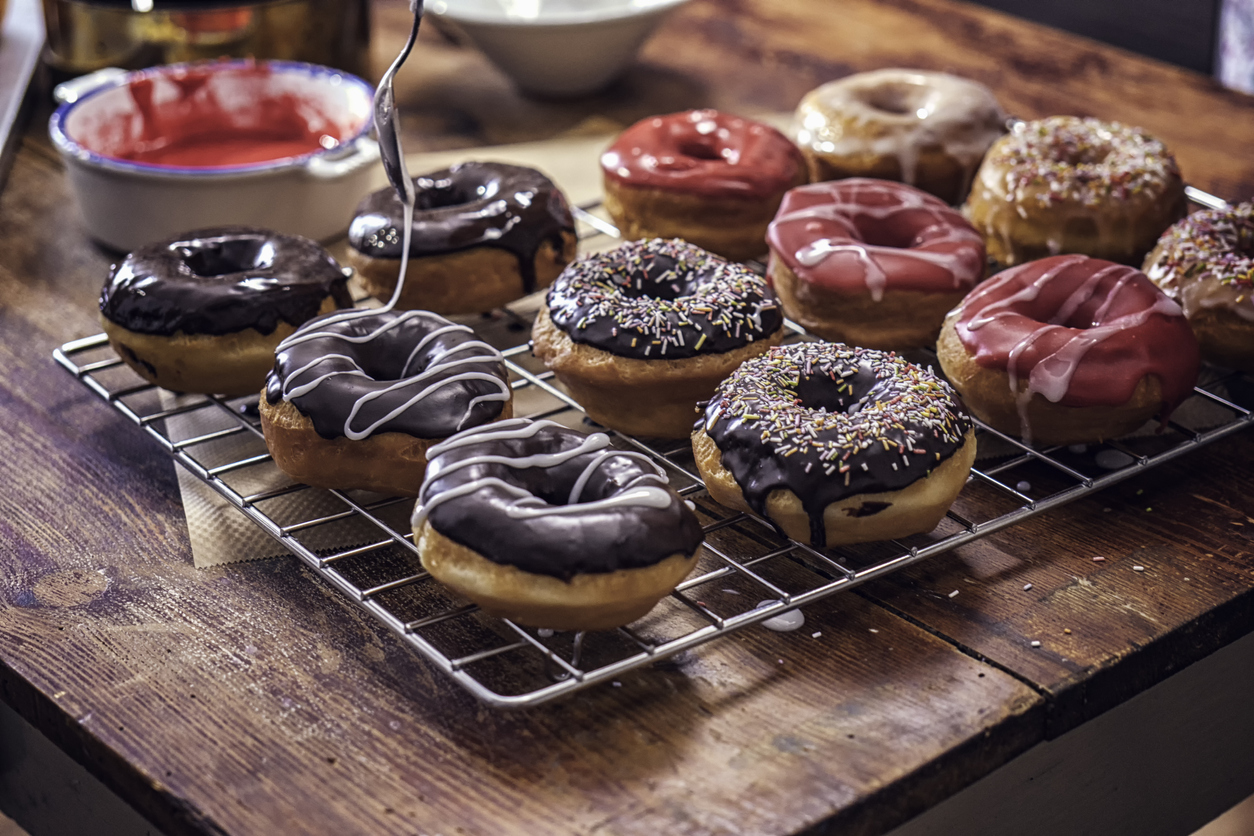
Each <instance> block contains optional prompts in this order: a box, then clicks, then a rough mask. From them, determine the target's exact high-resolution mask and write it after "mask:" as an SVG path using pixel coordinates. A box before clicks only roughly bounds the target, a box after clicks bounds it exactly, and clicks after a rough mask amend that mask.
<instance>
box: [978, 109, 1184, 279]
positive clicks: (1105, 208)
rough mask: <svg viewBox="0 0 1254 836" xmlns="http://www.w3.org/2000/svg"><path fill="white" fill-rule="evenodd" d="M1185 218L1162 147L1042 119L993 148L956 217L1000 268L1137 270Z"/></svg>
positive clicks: (1114, 126)
mask: <svg viewBox="0 0 1254 836" xmlns="http://www.w3.org/2000/svg"><path fill="white" fill-rule="evenodd" d="M1185 209H1186V204H1185V197H1184V181H1183V180H1182V179H1181V177H1180V169H1179V167H1178V166H1177V165H1176V160H1175V158H1174V157H1172V155H1171V153H1170V152H1169V151H1168V150H1167V147H1166V146H1165V145H1163V143H1162V142H1160V141H1159V140H1157V139H1155V138H1154V137H1152V136H1149V135H1148V134H1146V133H1145V132H1144V131H1142V130H1141V129H1140V128H1133V127H1129V126H1127V125H1121V124H1119V123H1118V122H1102V121H1100V120H1098V119H1081V118H1078V117H1075V116H1051V117H1049V118H1048V119H1041V120H1039V121H1036V122H1021V123H1019V124H1017V125H1016V126H1015V128H1014V130H1012V131H1011V132H1010V133H1009V134H1007V135H1006V136H1004V137H1002V138H1001V139H999V140H997V141H996V142H994V143H993V147H992V148H990V149H989V151H988V154H987V155H986V156H985V157H984V162H983V164H981V166H980V170H979V172H978V173H977V174H976V182H975V185H974V186H973V187H972V189H971V195H970V196H969V197H968V198H967V204H966V209H965V211H966V214H967V217H968V218H969V219H970V221H971V223H972V224H974V225H975V227H976V229H978V230H980V232H981V233H982V234H983V235H984V238H985V244H986V245H987V247H988V254H989V257H990V258H991V259H992V260H993V261H995V262H997V263H999V264H1001V265H1002V266H1006V267H1009V266H1013V265H1015V264H1023V263H1024V262H1027V261H1031V260H1033V259H1037V258H1044V257H1045V256H1050V255H1058V254H1060V253H1080V254H1083V255H1088V256H1092V257H1094V258H1104V259H1107V260H1110V261H1117V262H1119V263H1121V264H1130V265H1133V266H1137V267H1139V266H1140V265H1141V261H1142V259H1144V257H1145V254H1146V253H1147V252H1149V251H1150V250H1151V249H1152V248H1153V247H1154V243H1155V242H1156V241H1157V240H1158V236H1159V235H1161V234H1162V232H1163V230H1165V229H1166V228H1167V227H1169V226H1171V224H1172V223H1174V222H1175V221H1177V220H1179V219H1180V218H1182V217H1184V213H1185Z"/></svg>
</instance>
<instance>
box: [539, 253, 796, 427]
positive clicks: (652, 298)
mask: <svg viewBox="0 0 1254 836" xmlns="http://www.w3.org/2000/svg"><path fill="white" fill-rule="evenodd" d="M783 325H784V317H783V314H782V313H781V311H780V309H779V305H778V303H777V302H776V299H775V294H774V293H773V292H772V291H771V289H770V287H768V286H767V283H766V280H765V279H763V278H762V277H761V276H758V275H757V274H755V273H753V272H751V271H750V270H748V269H746V268H744V267H742V266H741V265H739V264H736V263H734V262H729V261H725V260H724V259H722V258H719V257H718V256H716V255H713V254H711V253H708V252H706V251H705V250H703V249H701V248H700V247H697V246H695V245H694V244H689V243H687V242H685V241H680V240H677V239H675V240H663V239H660V238H654V239H650V240H645V241H632V242H628V243H626V244H623V245H622V246H620V247H618V248H616V249H614V250H610V251H608V252H604V253H597V254H593V255H589V256H585V257H583V258H581V259H579V260H577V261H576V262H575V263H574V264H572V265H571V266H570V267H568V268H566V270H565V271H564V272H563V273H562V275H561V276H559V277H558V278H557V281H555V282H554V283H553V286H552V287H551V288H550V289H549V292H548V296H547V298H546V301H545V305H544V307H543V308H542V309H541V311H540V314H539V316H538V317H537V318H536V324H535V328H534V329H533V331H532V347H533V350H534V352H535V355H536V356H537V357H538V358H540V359H541V360H543V361H544V364H545V365H546V366H547V367H548V368H549V369H550V370H552V371H553V372H554V373H555V374H556V375H557V378H558V380H560V381H561V382H562V383H563V384H564V385H565V386H566V387H567V389H568V390H569V391H570V393H571V395H572V396H574V398H575V399H576V400H578V401H579V403H580V404H581V405H582V406H583V408H584V410H585V411H586V412H587V413H588V415H589V416H591V417H592V418H593V420H595V421H598V422H599V423H601V424H603V425H605V426H607V427H610V428H612V429H615V430H618V431H620V432H624V433H628V434H631V435H641V436H651V437H660V438H687V437H688V435H689V434H690V433H691V432H692V425H693V424H694V423H695V422H696V420H697V402H698V401H702V400H706V399H708V398H709V397H710V396H711V395H713V394H714V388H715V386H717V385H718V383H719V382H720V381H721V380H722V379H723V378H725V377H727V375H729V374H731V372H732V371H733V370H735V368H736V367H737V366H739V365H740V364H741V363H742V362H744V361H745V360H747V359H749V358H750V357H755V356H757V355H759V354H761V353H762V352H764V351H766V350H767V349H768V348H770V347H771V346H773V345H777V344H779V342H780V341H781V340H782V339H783V335H784V330H783Z"/></svg>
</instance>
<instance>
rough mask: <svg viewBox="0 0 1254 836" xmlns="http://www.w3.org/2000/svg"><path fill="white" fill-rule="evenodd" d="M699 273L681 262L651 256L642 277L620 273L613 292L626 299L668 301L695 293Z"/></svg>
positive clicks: (698, 285)
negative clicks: (615, 291)
mask: <svg viewBox="0 0 1254 836" xmlns="http://www.w3.org/2000/svg"><path fill="white" fill-rule="evenodd" d="M703 278H704V276H703V274H702V273H700V272H697V271H694V270H693V269H692V268H691V267H689V266H688V265H687V264H685V263H684V262H683V261H681V260H678V259H674V258H671V257H669V256H665V255H655V256H654V257H653V258H652V259H651V260H650V261H649V262H648V263H647V264H646V265H645V266H644V268H643V274H640V273H627V272H625V273H623V274H622V275H621V276H619V277H618V281H617V282H616V285H615V289H616V290H617V291H618V292H619V293H621V294H622V295H623V296H624V297H626V298H628V299H663V300H666V301H668V302H671V301H674V300H676V299H679V298H682V297H684V296H693V295H695V294H696V293H697V291H698V289H699V287H700V285H701V281H702V279H703Z"/></svg>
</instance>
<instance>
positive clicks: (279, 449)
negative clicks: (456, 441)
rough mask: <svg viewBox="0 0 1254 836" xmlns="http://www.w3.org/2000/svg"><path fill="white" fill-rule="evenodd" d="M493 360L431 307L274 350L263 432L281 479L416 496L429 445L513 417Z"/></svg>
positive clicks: (329, 328) (361, 313)
mask: <svg viewBox="0 0 1254 836" xmlns="http://www.w3.org/2000/svg"><path fill="white" fill-rule="evenodd" d="M511 394H512V393H511V389H510V386H509V383H508V381H507V377H506V372H505V367H504V364H503V363H502V361H501V355H500V353H499V352H498V351H497V350H496V349H494V348H492V347H491V346H490V345H488V344H487V343H484V342H482V341H480V340H478V339H476V338H475V335H474V332H473V331H471V329H470V328H468V327H466V326H465V325H455V324H453V323H451V322H449V321H448V320H446V319H444V318H443V317H440V316H437V315H435V314H433V313H430V312H428V311H405V312H401V311H373V310H354V311H346V312H344V313H339V314H334V315H332V316H329V317H324V318H322V319H319V320H315V321H314V322H311V323H309V324H307V325H306V326H305V327H304V328H302V329H301V330H299V331H297V332H296V334H294V335H293V336H291V337H289V338H288V339H286V340H284V341H283V342H282V343H280V344H279V348H278V352H277V355H276V357H275V360H274V369H273V371H271V373H270V375H269V377H268V378H267V380H266V388H265V390H264V391H263V397H262V399H261V419H262V430H263V432H264V433H265V436H266V443H267V445H268V446H269V447H270V452H271V454H272V455H273V456H274V460H275V463H276V464H277V465H278V466H279V468H280V469H281V470H283V471H284V472H285V473H287V474H288V475H289V476H291V477H293V478H294V479H297V480H299V481H301V482H304V483H305V484H308V485H314V486H316V487H325V488H364V489H368V490H376V491H384V492H388V493H397V494H408V495H413V494H415V493H417V491H418V488H419V487H420V485H421V484H422V478H423V472H424V470H425V468H426V464H427V459H426V452H427V449H428V448H429V447H431V446H432V445H433V444H435V443H437V442H438V441H440V440H441V439H444V438H446V437H448V436H450V435H452V434H454V433H456V432H458V431H459V430H462V429H464V428H466V427H473V426H477V425H480V424H485V423H488V422H490V421H494V420H497V419H498V418H508V417H509V416H510V415H511V414H512V408H511V402H512V401H511Z"/></svg>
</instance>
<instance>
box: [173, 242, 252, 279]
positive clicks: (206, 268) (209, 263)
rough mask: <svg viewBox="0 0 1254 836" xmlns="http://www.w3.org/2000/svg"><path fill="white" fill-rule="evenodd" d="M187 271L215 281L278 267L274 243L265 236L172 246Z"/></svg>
mask: <svg viewBox="0 0 1254 836" xmlns="http://www.w3.org/2000/svg"><path fill="white" fill-rule="evenodd" d="M170 249H171V250H173V251H174V252H175V253H177V254H178V257H179V258H180V259H181V260H182V262H183V264H185V265H187V269H189V270H191V271H192V272H193V273H195V274H196V275H197V276H201V277H205V278H212V277H214V276H228V275H231V274H234V273H242V272H244V271H246V270H268V269H270V268H271V267H273V266H274V258H275V251H274V242H272V241H267V240H266V239H265V238H261V237H247V238H230V239H212V238H209V239H203V240H201V241H198V242H196V243H195V244H194V245H193V244H190V243H176V244H171V245H170Z"/></svg>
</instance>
